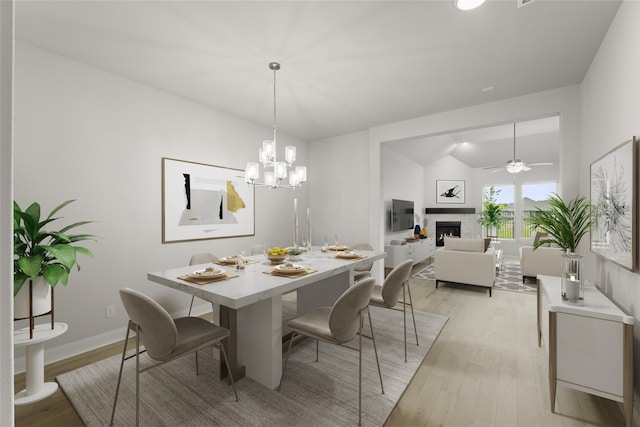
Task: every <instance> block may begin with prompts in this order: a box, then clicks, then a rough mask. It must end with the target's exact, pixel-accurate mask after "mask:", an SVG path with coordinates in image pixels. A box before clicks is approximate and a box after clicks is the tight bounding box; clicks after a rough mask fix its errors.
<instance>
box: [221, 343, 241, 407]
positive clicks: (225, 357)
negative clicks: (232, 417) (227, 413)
mask: <svg viewBox="0 0 640 427" xmlns="http://www.w3.org/2000/svg"><path fill="white" fill-rule="evenodd" d="M216 346H217V347H218V348H220V351H221V352H222V356H223V357H224V363H225V365H227V372H228V373H229V379H230V380H231V387H233V394H235V395H236V402H237V401H238V400H239V399H238V391H237V390H236V383H235V382H234V381H233V375H231V369H230V368H229V359H227V352H226V351H225V349H224V345H222V343H220V342H218V343H216Z"/></svg>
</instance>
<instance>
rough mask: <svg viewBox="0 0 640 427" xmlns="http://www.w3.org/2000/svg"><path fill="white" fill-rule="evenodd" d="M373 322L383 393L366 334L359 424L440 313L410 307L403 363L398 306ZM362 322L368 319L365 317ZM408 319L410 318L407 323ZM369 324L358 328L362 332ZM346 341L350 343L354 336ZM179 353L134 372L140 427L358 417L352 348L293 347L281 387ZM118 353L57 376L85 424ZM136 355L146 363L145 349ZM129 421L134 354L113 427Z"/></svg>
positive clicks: (398, 389) (383, 409)
mask: <svg viewBox="0 0 640 427" xmlns="http://www.w3.org/2000/svg"><path fill="white" fill-rule="evenodd" d="M371 311H372V318H373V327H374V332H375V336H376V344H377V347H378V355H379V358H380V364H381V370H382V378H383V381H384V391H385V394H381V393H380V381H379V379H378V372H377V369H376V365H375V358H374V356H373V346H372V343H371V341H370V340H367V339H363V364H362V372H363V381H362V424H363V425H369V426H381V425H383V424H384V422H385V420H386V419H387V417H388V416H389V414H390V413H391V411H392V410H393V408H394V406H395V404H396V403H397V402H398V400H399V399H400V397H401V396H402V393H403V392H404V390H405V389H406V387H407V385H408V383H409V382H410V381H411V379H412V378H413V376H414V374H415V372H416V371H417V369H418V368H419V367H420V364H421V363H422V361H423V359H424V357H425V356H426V355H427V352H428V351H429V349H430V347H431V345H432V344H433V342H434V341H435V340H436V338H437V337H438V335H439V334H440V331H441V330H442V328H443V327H444V325H445V324H446V322H447V317H445V316H440V315H436V314H431V313H425V312H420V311H416V312H415V317H416V322H417V326H418V335H419V338H420V345H419V346H416V345H415V341H411V340H412V339H415V338H414V335H413V330H412V329H413V328H411V326H408V328H409V329H408V331H407V332H408V334H407V335H408V338H409V342H408V359H409V360H408V362H406V363H405V362H404V344H403V338H402V336H403V329H402V313H401V312H398V311H394V310H388V309H381V308H377V307H372V309H371ZM365 323H367V322H365ZM409 325H411V322H409ZM368 330H369V328H368V326H367V327H366V331H365V334H368ZM352 345H353V346H355V345H357V341H356V340H354V341H353V343H352ZM213 353H214V352H213V351H210V350H207V351H202V352H200V353H199V355H200V358H199V359H200V364H199V366H200V375H199V376H196V374H195V358H194V357H189V356H187V357H183V358H180V359H178V360H175V361H173V362H170V363H168V364H166V365H164V366H161V367H158V368H154V369H152V370H150V371H147V372H144V373H143V374H141V376H140V383H141V393H140V408H141V412H140V421H141V425H143V426H177V425H179V426H204V425H207V426H214V425H215V426H217V425H221V426H223V425H224V426H240V425H241V426H301V425H304V426H344V425H356V424H357V422H358V353H357V352H355V351H352V350H349V349H346V348H343V347H341V346H335V345H331V344H324V343H320V358H319V362H315V341H312V340H305V341H304V342H302V343H300V344H298V345H296V346H294V349H293V350H292V354H291V356H290V359H289V364H288V366H287V370H286V373H285V378H284V382H283V385H282V390H281V391H276V390H271V389H269V388H267V387H264V386H263V385H261V384H258V383H257V382H255V381H253V380H251V379H250V378H246V377H245V378H242V379H241V380H239V381H238V382H237V384H236V386H237V388H238V395H239V397H240V400H239V401H238V402H236V401H235V399H234V396H233V390H232V389H231V387H230V386H228V385H227V384H226V382H225V381H221V380H219V379H218V377H217V375H218V368H217V366H218V364H217V360H214V359H215V358H217V356H214V355H213ZM120 357H121V356H114V357H111V358H108V359H105V360H102V361H100V362H97V363H94V364H91V365H88V366H85V367H82V368H79V369H76V370H74V371H71V372H68V373H65V374H62V375H60V376H58V377H57V381H58V383H59V384H60V387H61V388H62V390H63V391H64V393H65V394H66V396H67V397H68V399H69V400H70V401H71V403H72V404H73V406H74V408H75V409H76V411H77V412H78V414H79V415H80V417H81V418H82V421H83V422H84V423H85V424H86V425H87V426H106V425H108V424H109V417H110V416H111V407H112V403H113V397H114V392H115V386H116V381H117V376H118V369H119V364H120ZM141 360H144V361H145V363H149V360H150V359H148V357H147V356H146V355H145V356H144V357H143V358H141ZM134 423H135V361H134V360H129V361H127V362H125V368H124V373H123V380H122V385H121V389H120V396H119V397H118V406H117V409H116V418H115V422H114V426H130V425H132V424H134Z"/></svg>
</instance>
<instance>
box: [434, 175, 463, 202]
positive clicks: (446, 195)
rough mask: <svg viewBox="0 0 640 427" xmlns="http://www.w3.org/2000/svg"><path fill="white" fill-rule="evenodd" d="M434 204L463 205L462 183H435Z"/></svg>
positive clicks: (444, 181) (440, 181)
mask: <svg viewBox="0 0 640 427" xmlns="http://www.w3.org/2000/svg"><path fill="white" fill-rule="evenodd" d="M436 203H464V181H456V180H453V181H446V180H437V181H436Z"/></svg>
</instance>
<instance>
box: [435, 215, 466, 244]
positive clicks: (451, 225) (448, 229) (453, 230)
mask: <svg viewBox="0 0 640 427" xmlns="http://www.w3.org/2000/svg"><path fill="white" fill-rule="evenodd" d="M461 225H462V223H461V221H437V222H436V246H444V237H445V236H454V237H460V226H461Z"/></svg>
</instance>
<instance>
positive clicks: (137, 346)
mask: <svg viewBox="0 0 640 427" xmlns="http://www.w3.org/2000/svg"><path fill="white" fill-rule="evenodd" d="M139 425H140V326H138V325H136V427H138V426H139Z"/></svg>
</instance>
